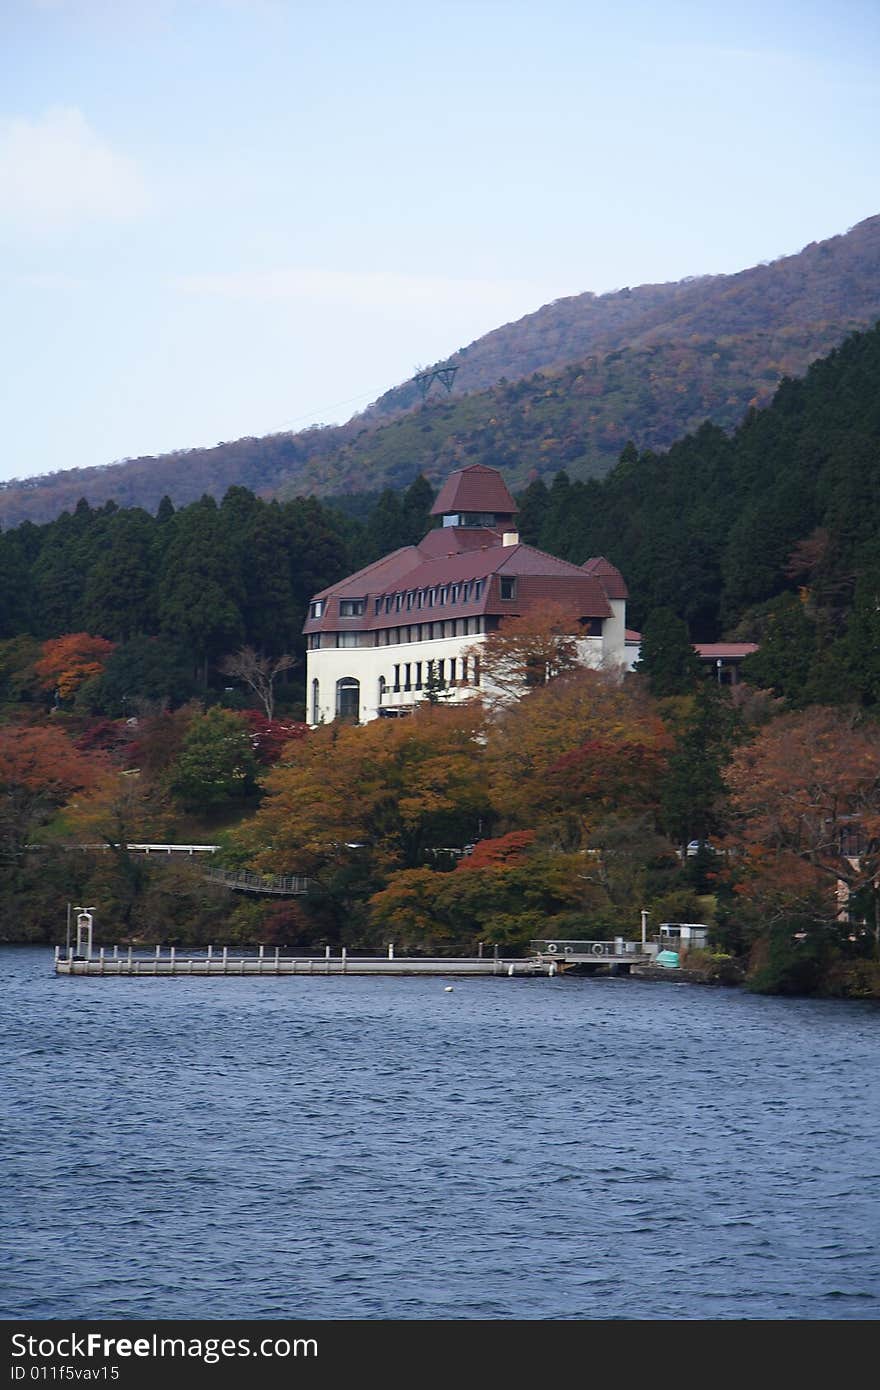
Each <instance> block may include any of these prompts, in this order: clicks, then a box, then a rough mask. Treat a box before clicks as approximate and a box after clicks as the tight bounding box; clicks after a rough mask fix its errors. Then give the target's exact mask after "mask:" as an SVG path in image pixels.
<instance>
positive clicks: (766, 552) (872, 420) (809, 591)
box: [520, 328, 880, 702]
mask: <svg viewBox="0 0 880 1390" xmlns="http://www.w3.org/2000/svg"><path fill="white" fill-rule="evenodd" d="M520 504H521V516H520V527H521V530H522V532H523V535H524V537H525V538H526V539H527V540H529V541H532V542H533V543H536V544H538V545H540V546H542V547H543V548H545V549H548V550H550V551H552V552H553V553H554V554H558V555H561V556H562V557H563V558H565V559H568V560H572V561H574V562H575V563H581V562H582V561H583V560H585V559H586V558H587V557H588V556H590V555H597V554H600V555H606V556H607V557H608V558H609V559H610V560H611V561H612V562H613V563H614V564H616V565H617V566H618V568H619V569H620V570H621V571H622V573H623V574H624V575H625V576H626V580H627V584H628V585H629V589H630V599H631V602H630V608H629V613H628V618H629V621H630V622H631V623H632V625H634V626H638V625H639V624H641V623H643V622H644V621H645V618H646V616H647V615H648V613H649V612H650V611H651V610H652V609H656V608H661V607H662V608H669V609H672V610H673V611H674V612H676V613H678V614H679V615H680V616H681V617H683V618H685V619H686V620H687V621H688V623H689V624H690V626H691V636H692V638H693V639H694V640H697V641H710V640H712V639H714V638H716V637H717V636H719V635H720V634H721V633H724V634H725V635H727V636H728V637H737V638H739V639H741V640H757V641H760V642H761V643H762V644H765V645H766V647H767V651H768V653H770V652H772V651H773V650H774V642H775V641H777V640H778V641H779V642H780V643H782V646H783V649H784V651H785V652H786V653H787V655H786V657H785V660H784V661H783V662H782V664H783V665H784V664H785V661H788V660H789V658H791V659H792V660H793V659H794V652H795V651H797V652H798V653H799V661H800V664H801V666H803V663H804V662H805V663H806V666H807V667H808V668H809V667H811V664H812V666H813V667H814V668H815V670H814V675H813V677H810V680H812V681H813V682H814V683H813V686H812V687H811V688H812V692H813V693H812V696H803V695H802V702H803V700H804V699H809V698H813V699H815V698H818V697H819V696H820V691H819V688H818V686H817V685H816V684H815V681H817V680H819V679H820V676H819V674H818V672H819V669H820V668H822V667H825V666H827V665H828V658H829V656H830V654H831V652H832V650H833V651H834V655H835V663H836V664H835V669H836V670H837V673H838V681H839V682H842V684H843V685H844V686H845V685H846V683H847V681H849V680H851V679H854V678H855V675H856V673H857V672H858V671H861V673H862V674H861V676H859V679H860V680H863V679H867V678H868V675H869V673H870V671H871V670H873V669H874V667H875V666H876V656H874V654H873V652H872V648H871V643H870V640H869V633H870V631H871V630H872V629H871V623H872V622H873V621H874V615H875V614H876V595H877V593H878V592H880V541H878V537H880V328H876V329H873V330H872V331H870V332H867V333H860V334H855V335H853V336H852V337H851V338H850V339H848V340H847V342H846V343H845V344H844V345H843V346H842V347H841V348H839V349H837V350H835V351H834V352H832V353H831V354H830V355H829V356H828V357H826V358H824V359H823V360H822V361H820V362H817V363H815V364H814V365H813V366H812V367H811V368H810V370H809V372H808V373H807V376H806V377H805V378H804V379H803V380H801V381H786V382H784V383H783V384H782V386H781V387H780V388H779V390H778V392H777V393H776V396H775V397H774V400H773V402H772V404H771V406H770V407H769V408H768V409H766V410H763V411H753V412H751V413H750V414H749V416H748V417H747V419H746V420H745V422H744V423H743V424H742V425H741V426H740V428H739V429H738V430H736V431H735V432H734V434H733V435H732V436H728V435H726V434H725V433H724V431H723V430H721V429H719V428H718V427H717V426H714V425H708V424H707V425H704V426H702V427H701V428H700V429H699V430H697V431H696V433H694V434H692V435H689V436H688V437H687V438H685V439H683V440H681V441H680V442H679V443H677V444H675V445H673V447H672V448H671V449H669V450H668V452H666V453H655V452H653V451H650V450H646V451H642V452H639V451H638V450H637V449H635V448H634V447H633V446H632V445H630V446H628V447H627V448H626V449H624V450H623V452H622V454H621V456H620V459H619V462H618V463H617V465H616V467H615V468H614V469H613V471H612V472H611V473H610V474H609V476H608V477H607V478H606V479H605V480H604V481H602V482H596V481H591V482H578V481H574V482H572V481H571V480H570V479H569V477H568V476H567V475H566V474H565V473H562V474H559V475H558V476H557V477H556V479H555V480H554V482H553V483H552V485H551V486H550V487H549V488H548V487H546V485H545V484H544V483H543V481H542V480H537V481H535V482H533V483H532V484H531V485H530V486H529V488H527V489H526V491H525V493H524V494H523V495H522V497H521V499H520ZM872 605H874V606H872ZM786 615H788V616H786ZM786 624H787V626H788V628H789V629H791V640H790V641H789V640H788V639H786V640H785V642H783V641H782V629H783V628H785V626H786ZM795 629H797V631H798V632H799V634H800V635H799V637H797V639H796V637H795ZM857 632H858V633H860V634H861V635H860V636H858V635H856V634H857ZM845 643H849V646H847V647H846V650H844V646H843V645H842V644H845ZM814 657H815V661H813V658H814ZM844 657H846V660H845V663H844ZM767 660H769V656H762V661H765V662H766V661H767ZM794 669H795V667H792V671H794ZM755 674H756V675H757V674H758V671H757V669H756V670H755ZM808 674H809V673H808ZM764 676H765V680H764V681H763V682H762V683H766V684H768V685H769V686H772V687H780V686H781V685H786V684H787V685H789V686H790V684H791V682H792V680H793V676H789V677H788V680H787V681H786V677H785V675H784V672H783V673H780V672H778V671H777V672H773V671H771V670H770V669H769V667H768V668H767V670H766V671H765V672H764ZM823 679H824V677H823ZM829 679H830V678H829ZM804 690H805V691H806V690H807V687H806V686H805V687H804ZM782 693H784V694H786V696H788V695H789V694H790V693H791V690H790V689H788V688H786V689H784V690H782ZM821 697H822V698H832V697H833V698H837V697H836V695H835V691H834V690H833V689H831V688H830V686H829V687H828V688H826V689H825V690H824V693H821Z"/></svg>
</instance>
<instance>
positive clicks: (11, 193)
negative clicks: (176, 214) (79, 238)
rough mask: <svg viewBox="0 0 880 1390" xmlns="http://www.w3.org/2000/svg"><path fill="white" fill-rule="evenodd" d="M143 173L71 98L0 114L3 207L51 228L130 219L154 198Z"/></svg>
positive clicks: (0, 203)
mask: <svg viewBox="0 0 880 1390" xmlns="http://www.w3.org/2000/svg"><path fill="white" fill-rule="evenodd" d="M149 201H150V200H149V196H148V193H147V189H146V186H145V184H144V181H143V179H142V177H141V175H140V173H139V172H138V170H137V168H136V167H135V165H134V164H133V163H132V161H131V160H129V159H127V158H126V157H125V155H121V154H118V153H117V152H116V151H115V150H113V149H111V147H110V146H109V145H108V144H107V142H106V141H105V140H103V139H102V138H101V136H100V135H99V134H98V133H97V131H95V130H93V129H92V127H91V126H90V125H89V123H88V121H87V120H86V118H85V116H84V115H83V114H82V112H81V111H79V110H77V108H76V107H73V106H56V107H51V108H50V109H49V110H48V111H46V112H45V113H44V114H43V115H42V116H39V117H37V118H36V119H28V118H27V117H24V116H14V117H5V118H0V214H2V215H3V216H4V217H6V218H8V219H11V220H12V221H13V222H17V223H24V224H26V225H28V226H39V227H43V228H47V227H48V228H51V227H53V226H57V225H59V224H64V225H66V224H69V223H70V222H74V221H76V222H79V221H95V220H102V221H103V220H112V221H118V220H125V219H129V218H132V217H138V216H140V215H141V214H142V213H143V212H145V211H146V209H147V208H148V206H149Z"/></svg>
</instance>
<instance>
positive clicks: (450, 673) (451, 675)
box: [449, 656, 455, 685]
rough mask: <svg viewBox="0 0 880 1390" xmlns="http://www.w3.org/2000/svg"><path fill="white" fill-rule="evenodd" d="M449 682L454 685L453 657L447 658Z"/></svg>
mask: <svg viewBox="0 0 880 1390" xmlns="http://www.w3.org/2000/svg"><path fill="white" fill-rule="evenodd" d="M449 684H450V685H455V657H454V656H451V657H450V658H449Z"/></svg>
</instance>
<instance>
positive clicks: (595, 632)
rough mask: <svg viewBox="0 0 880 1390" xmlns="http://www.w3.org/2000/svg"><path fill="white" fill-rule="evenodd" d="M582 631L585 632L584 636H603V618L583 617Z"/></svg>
mask: <svg viewBox="0 0 880 1390" xmlns="http://www.w3.org/2000/svg"><path fill="white" fill-rule="evenodd" d="M581 633H582V634H583V636H584V637H601V636H602V619H601V618H584V619H582V621H581Z"/></svg>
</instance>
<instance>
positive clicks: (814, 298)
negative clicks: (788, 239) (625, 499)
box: [368, 217, 880, 414]
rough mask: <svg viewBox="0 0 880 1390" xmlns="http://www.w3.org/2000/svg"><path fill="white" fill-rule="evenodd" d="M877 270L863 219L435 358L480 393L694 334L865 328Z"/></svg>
mask: <svg viewBox="0 0 880 1390" xmlns="http://www.w3.org/2000/svg"><path fill="white" fill-rule="evenodd" d="M878 271H880V217H869V218H866V219H865V221H863V222H860V223H858V224H857V225H856V226H855V227H853V228H851V229H850V230H849V231H848V232H847V233H845V234H844V235H841V236H835V237H830V238H829V239H828V240H826V241H821V242H812V243H810V245H809V246H806V247H804V249H803V250H802V251H800V252H798V253H797V254H795V255H792V256H782V257H780V258H779V259H778V260H774V261H771V262H770V263H769V264H763V265H757V266H752V267H750V268H749V269H748V270H742V271H739V272H738V273H737V274H734V275H703V276H698V277H696V278H688V279H685V280H680V281H677V282H675V283H672V284H662V285H639V286H638V287H637V288H635V289H630V288H629V287H627V288H626V289H621V290H615V291H613V292H612V293H610V294H603V295H595V294H590V293H587V294H579V295H572V296H570V297H568V298H566V299H558V300H555V301H554V302H553V303H552V304H545V305H544V306H543V308H541V309H538V310H537V312H536V313H533V314H527V315H526V316H525V317H524V318H522V319H519V320H517V322H515V323H508V324H505V325H504V326H503V327H501V328H496V329H495V330H494V331H493V332H491V333H487V334H485V335H484V336H483V337H482V338H479V339H478V340H477V341H476V342H474V343H471V344H470V346H469V347H466V348H462V349H461V350H460V351H458V352H456V353H453V355H452V356H451V357H449V358H447V359H446V360H445V361H444V362H442V363H437V364H436V365H437V366H454V367H457V368H458V372H457V374H456V379H455V387H454V390H455V391H463V392H464V391H479V390H482V389H484V388H485V387H488V386H492V385H493V384H494V383H495V382H497V381H498V380H499V379H500V378H501V377H502V376H506V377H509V378H511V379H513V378H516V377H523V376H528V375H529V374H531V373H532V372H535V371H540V370H543V369H546V368H549V367H558V366H561V365H563V364H564V363H569V362H574V361H576V360H580V359H582V358H585V357H588V356H592V355H594V354H597V355H601V354H603V353H605V352H615V351H619V350H620V349H622V348H625V347H631V348H640V347H646V346H656V345H658V344H661V343H682V344H683V343H685V342H687V340H688V339H689V338H691V337H693V336H694V335H696V336H697V337H699V338H723V337H732V336H735V337H738V336H741V335H744V336H746V337H749V336H751V335H763V334H765V333H766V334H769V335H770V336H771V337H772V336H773V335H774V334H776V333H778V332H780V331H781V330H784V329H790V330H792V331H793V332H794V333H795V335H796V336H800V337H801V338H803V339H808V338H809V337H810V336H811V335H812V333H813V332H814V331H815V330H818V331H819V332H822V330H823V326H824V327H825V328H826V329H827V328H830V327H832V325H839V326H842V327H843V330H844V331H846V328H847V326H851V327H853V328H857V327H866V326H867V325H868V324H870V323H873V322H874V321H875V320H876V319H877V318H878V317H880V279H878ZM798 330H800V333H799V334H798ZM804 330H807V331H804ZM841 336H842V333H840V334H839V335H838V341H839V338H840V337H841ZM827 346H831V343H830V342H829V343H828V344H827ZM824 350H826V349H825V348H821V347H820V348H819V349H818V351H816V352H814V353H812V355H811V356H809V357H805V358H803V359H802V360H801V361H800V362H799V364H798V366H797V368H796V369H795V370H797V371H798V372H801V371H803V370H804V368H805V367H806V366H807V364H808V362H809V361H811V360H812V357H816V356H819V355H820V354H821V352H822V351H824ZM417 399H418V396H417V390H416V387H415V386H414V385H413V384H412V383H407V384H406V385H404V386H401V387H397V388H395V389H394V390H392V391H388V392H386V394H385V395H384V396H382V397H380V399H379V400H378V401H377V402H376V404H375V406H373V407H371V410H370V411H369V412H368V413H369V414H372V413H388V412H389V411H396V410H399V409H401V408H407V409H408V408H410V407H411V406H412V405H413V404H415V403H416V401H417Z"/></svg>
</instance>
